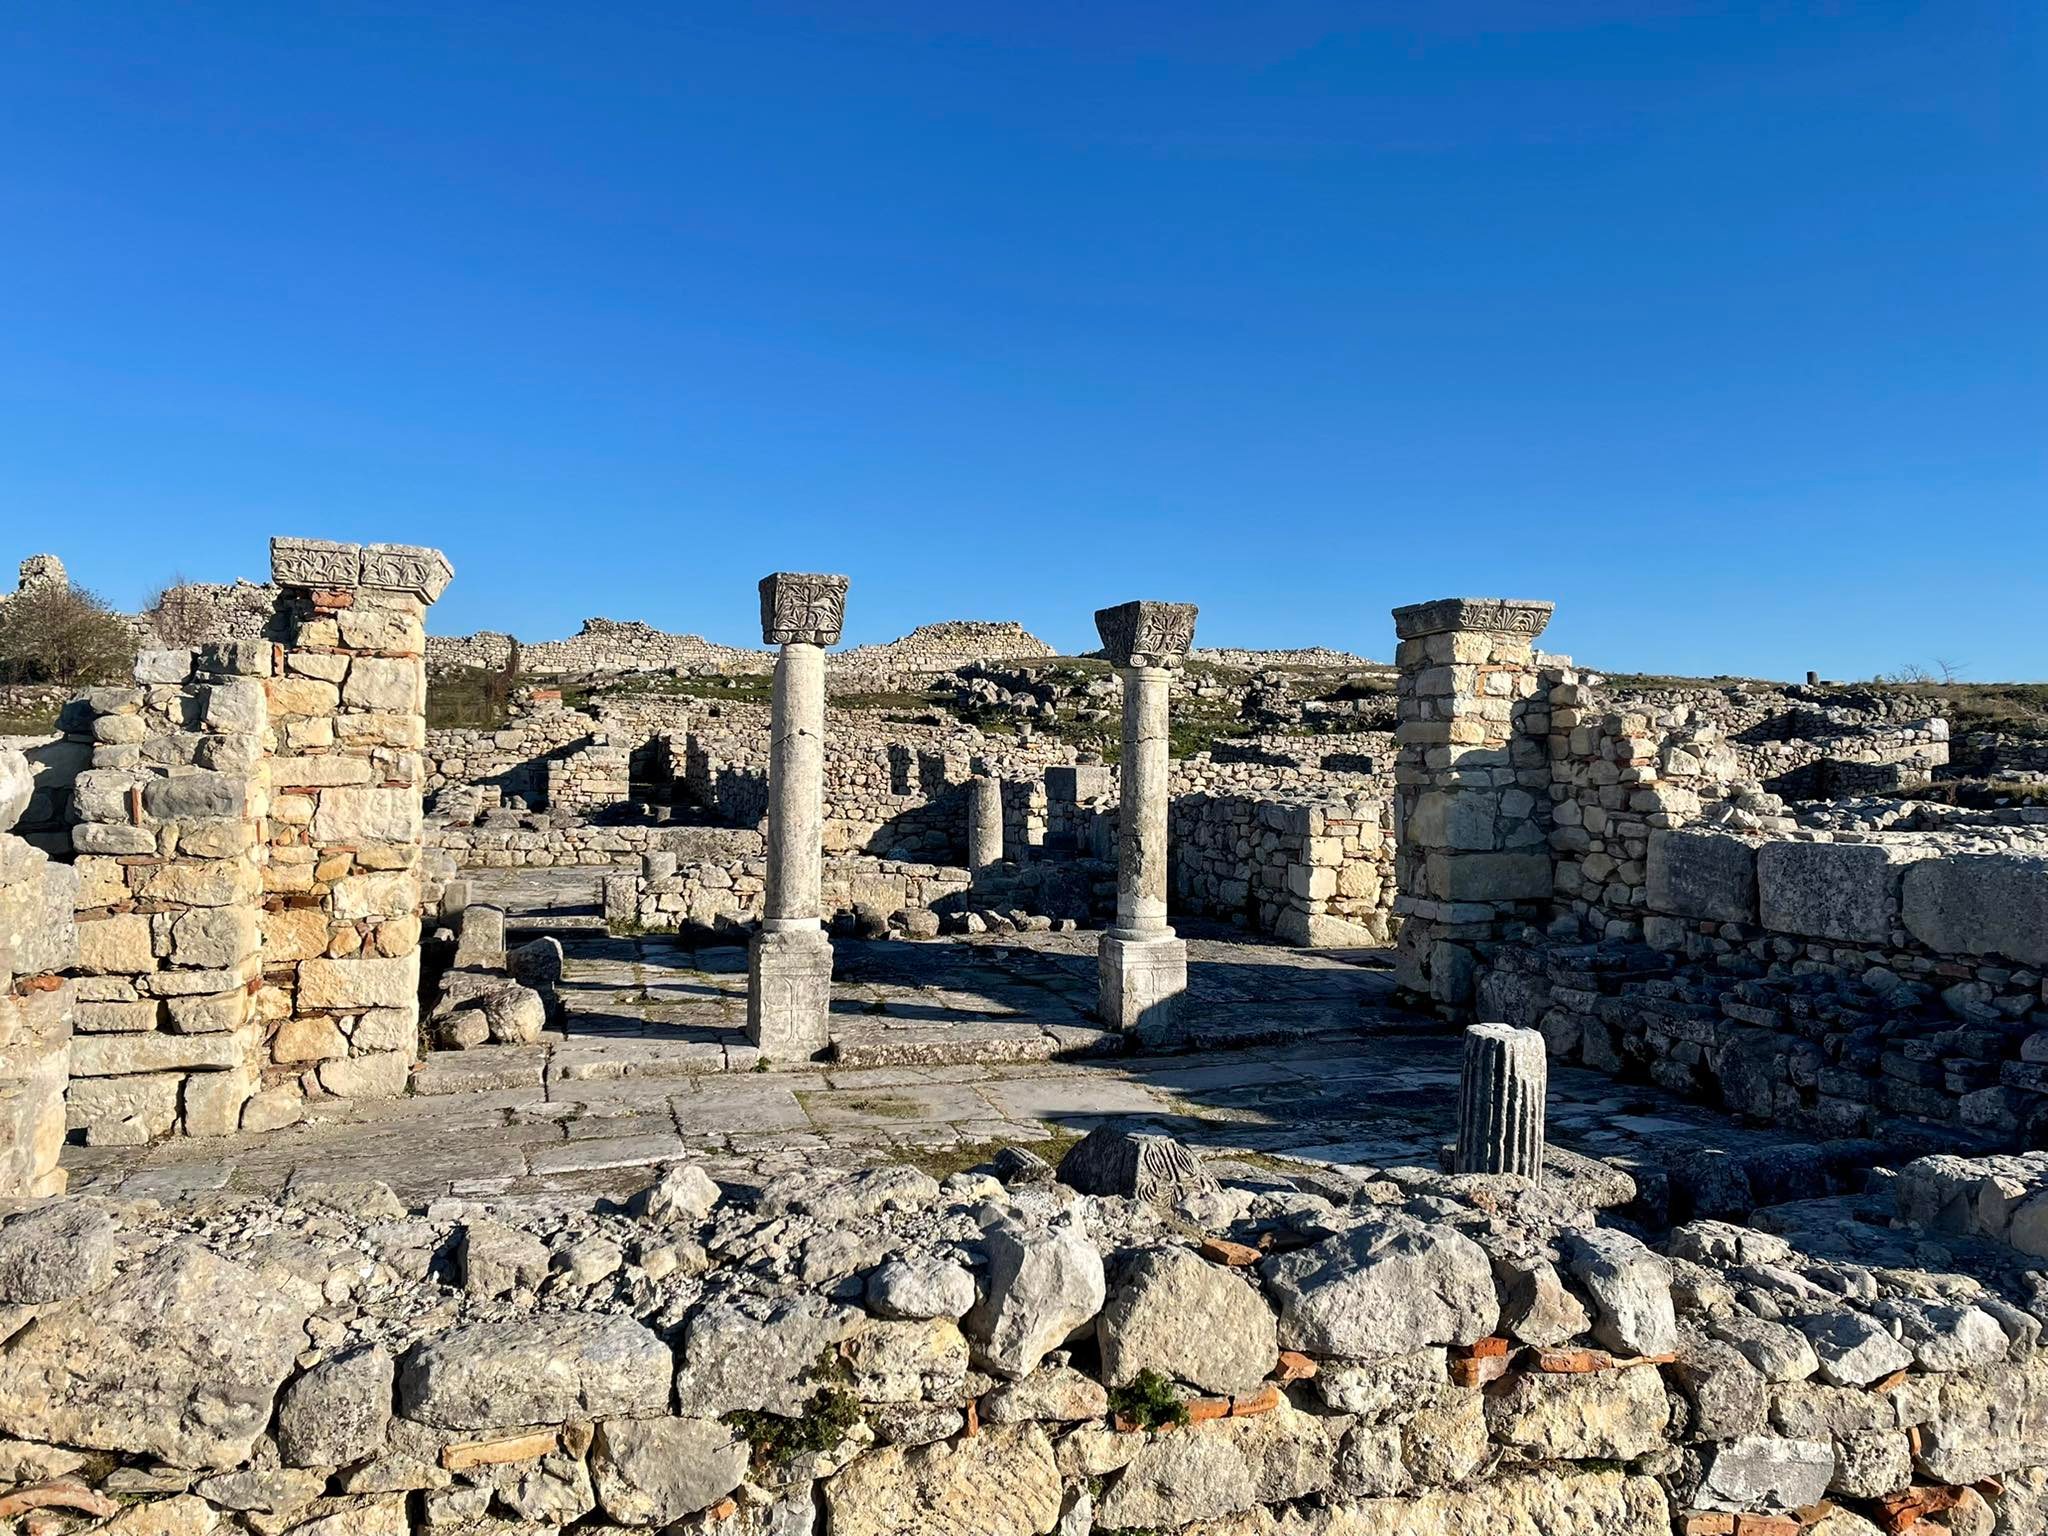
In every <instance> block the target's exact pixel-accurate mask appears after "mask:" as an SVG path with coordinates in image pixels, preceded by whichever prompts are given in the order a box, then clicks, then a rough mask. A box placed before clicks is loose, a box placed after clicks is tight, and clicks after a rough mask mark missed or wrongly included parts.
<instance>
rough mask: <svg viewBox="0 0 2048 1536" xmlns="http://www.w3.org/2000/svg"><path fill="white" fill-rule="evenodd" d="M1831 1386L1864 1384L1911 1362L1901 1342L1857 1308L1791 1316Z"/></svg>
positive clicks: (1887, 1374) (1899, 1369) (1857, 1385)
mask: <svg viewBox="0 0 2048 1536" xmlns="http://www.w3.org/2000/svg"><path fill="white" fill-rule="evenodd" d="M1792 1324H1793V1326H1794V1327H1796V1328H1797V1329H1798V1330H1799V1331H1800V1332H1801V1333H1803V1334H1805V1335H1806V1339H1807V1342H1808V1343H1810V1344H1811V1345H1812V1346H1813V1352H1814V1355H1815V1356H1816V1357H1817V1359H1818V1360H1819V1364H1820V1379H1821V1380H1822V1381H1824V1382H1826V1383H1827V1384H1828V1385H1829V1386H1831V1387H1867V1386H1869V1385H1870V1383H1872V1382H1873V1381H1877V1380H1879V1379H1880V1378H1882V1377H1885V1376H1889V1375H1891V1373H1892V1372H1893V1371H1903V1370H1904V1369H1905V1368H1906V1367H1907V1366H1909V1365H1911V1364H1912V1363H1913V1355H1912V1352H1911V1351H1910V1350H1908V1349H1907V1348H1906V1346H1905V1345H1903V1344H1901V1343H1900V1342H1899V1341H1898V1340H1897V1339H1895V1338H1893V1337H1892V1336H1891V1334H1890V1333H1889V1332H1887V1331H1886V1330H1885V1329H1883V1328H1881V1327H1879V1326H1878V1325H1877V1324H1876V1323H1874V1322H1872V1321H1871V1320H1870V1319H1869V1318H1867V1317H1865V1316H1863V1315H1862V1314H1861V1313H1860V1312H1819V1313H1814V1314H1812V1315H1810V1316H1807V1317H1795V1318H1794V1319H1792Z"/></svg>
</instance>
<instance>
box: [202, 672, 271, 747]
mask: <svg viewBox="0 0 2048 1536" xmlns="http://www.w3.org/2000/svg"><path fill="white" fill-rule="evenodd" d="M202 695H203V697H204V698H205V700H206V704H205V708H204V711H203V713H202V715H201V717H200V718H201V719H202V720H203V721H204V722H205V724H206V728H207V729H208V730H210V731H221V732H232V733H236V734H240V735H244V736H248V735H254V734H255V733H256V732H258V731H261V730H262V729H263V727H264V725H265V724H266V723H267V721H268V718H269V708H268V702H267V696H266V695H265V694H264V691H263V684H261V683H260V682H258V681H256V680H255V679H254V678H246V677H244V678H236V679H235V680H234V681H232V682H227V683H215V684H213V685H212V686H211V687H209V688H206V689H203V690H202Z"/></svg>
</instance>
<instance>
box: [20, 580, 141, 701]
mask: <svg viewBox="0 0 2048 1536" xmlns="http://www.w3.org/2000/svg"><path fill="white" fill-rule="evenodd" d="M134 665H135V631H134V629H133V628H132V627H131V626H130V625H129V623H128V621H127V620H126V619H124V618H122V617H121V615H120V614H118V613H116V612H114V610H113V609H112V608H110V607H108V606H107V604H106V603H104V602H103V601H101V600H100V599H99V598H97V597H95V596H94V595H93V594H92V593H90V592H88V591H86V590H85V589H84V588H83V587H59V586H46V587H35V588H31V589H30V590H28V591H26V592H22V593H20V594H18V595H17V596H15V597H12V598H9V599H8V600H7V601H6V602H5V603H0V683H62V684H64V685H65V686H66V687H72V688H77V687H86V686H90V685H92V684H95V683H111V682H116V681H119V680H121V679H123V678H125V677H126V676H127V675H128V674H129V672H130V670H131V669H132V668H133V667H134Z"/></svg>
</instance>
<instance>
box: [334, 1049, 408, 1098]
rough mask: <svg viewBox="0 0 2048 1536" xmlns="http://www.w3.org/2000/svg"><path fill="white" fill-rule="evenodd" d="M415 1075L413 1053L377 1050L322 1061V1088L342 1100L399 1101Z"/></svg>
mask: <svg viewBox="0 0 2048 1536" xmlns="http://www.w3.org/2000/svg"><path fill="white" fill-rule="evenodd" d="M411 1073H412V1052H411V1051H373V1052H371V1053H370V1054H369V1055H367V1056H351V1057H349V1058H347V1059H346V1060H338V1061H325V1062H322V1063H321V1064H320V1086H321V1088H322V1089H324V1090H325V1091H326V1092H328V1093H331V1094H333V1095H334V1096H335V1097H336V1098H338V1099H395V1098H397V1097H398V1096H399V1095H400V1094H402V1093H404V1092H405V1085H406V1080H407V1078H408V1077H410V1075H411Z"/></svg>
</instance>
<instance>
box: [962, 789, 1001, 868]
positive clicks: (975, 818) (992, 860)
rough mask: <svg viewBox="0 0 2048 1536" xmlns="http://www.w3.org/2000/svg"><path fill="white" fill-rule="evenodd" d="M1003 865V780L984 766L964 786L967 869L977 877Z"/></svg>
mask: <svg viewBox="0 0 2048 1536" xmlns="http://www.w3.org/2000/svg"><path fill="white" fill-rule="evenodd" d="M1002 862H1003V781H1002V780H1001V779H999V778H997V777H996V776H995V775H994V774H992V773H990V772H989V771H988V770H987V769H986V768H985V767H984V768H981V769H978V770H977V771H976V772H975V775H974V777H973V778H972V779H970V780H968V783H967V868H968V872H969V873H970V874H976V875H978V874H980V873H981V872H982V871H983V870H986V869H990V868H992V867H994V866H995V865H997V864H1000V863H1002Z"/></svg>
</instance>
